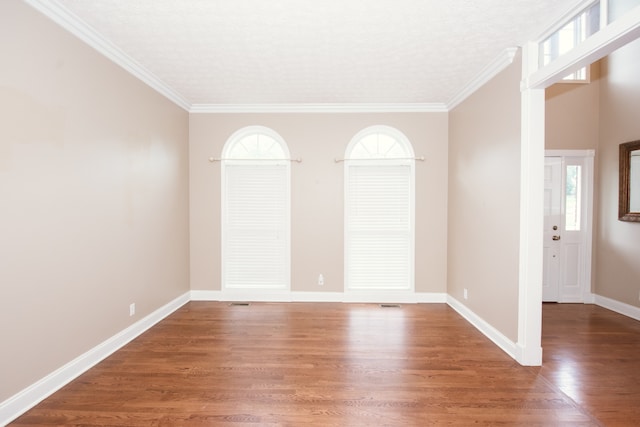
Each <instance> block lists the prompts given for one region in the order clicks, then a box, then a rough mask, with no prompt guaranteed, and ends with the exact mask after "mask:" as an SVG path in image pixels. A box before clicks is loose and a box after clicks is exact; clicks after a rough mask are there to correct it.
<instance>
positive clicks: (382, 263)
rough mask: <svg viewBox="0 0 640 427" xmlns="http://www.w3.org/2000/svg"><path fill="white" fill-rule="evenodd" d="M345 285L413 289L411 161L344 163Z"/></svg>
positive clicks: (354, 287) (353, 287)
mask: <svg viewBox="0 0 640 427" xmlns="http://www.w3.org/2000/svg"><path fill="white" fill-rule="evenodd" d="M347 170H348V186H347V191H348V194H347V206H346V209H347V214H346V218H347V224H346V227H347V233H346V235H347V236H348V238H347V248H346V254H347V260H346V263H347V268H346V271H347V283H348V287H349V289H380V290H400V289H403V290H408V289H410V288H411V276H412V275H411V269H412V268H413V266H412V263H411V254H412V250H411V248H412V227H411V214H410V213H411V166H410V165H348V167H347Z"/></svg>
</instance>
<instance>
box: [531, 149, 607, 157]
mask: <svg viewBox="0 0 640 427" xmlns="http://www.w3.org/2000/svg"><path fill="white" fill-rule="evenodd" d="M544 155H545V157H595V155H596V150H544Z"/></svg>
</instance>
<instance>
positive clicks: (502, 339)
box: [447, 295, 522, 362]
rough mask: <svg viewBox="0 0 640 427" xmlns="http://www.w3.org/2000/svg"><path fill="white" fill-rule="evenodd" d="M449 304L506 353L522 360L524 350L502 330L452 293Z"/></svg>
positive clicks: (448, 299) (448, 297)
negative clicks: (521, 355)
mask: <svg viewBox="0 0 640 427" xmlns="http://www.w3.org/2000/svg"><path fill="white" fill-rule="evenodd" d="M447 304H448V305H449V306H450V307H451V308H453V309H454V310H455V311H457V312H458V313H459V314H460V315H461V316H462V317H464V318H465V319H466V320H467V321H468V322H469V323H471V324H472V325H473V326H475V328H476V329H478V330H479V331H480V332H482V333H483V334H484V335H485V336H486V337H487V338H489V339H490V340H491V341H493V342H494V344H496V345H497V346H498V347H500V348H501V349H502V350H503V351H504V352H505V353H507V354H508V355H509V356H511V357H512V358H513V359H515V360H516V361H518V362H520V358H521V357H520V354H521V353H522V351H521V349H519V348H518V345H517V344H516V343H514V342H513V341H511V340H510V339H509V338H507V337H506V336H504V335H503V334H502V333H501V332H500V331H498V330H497V329H496V328H494V327H493V326H491V325H490V324H489V323H487V322H486V321H485V320H484V319H482V318H481V317H480V316H478V315H477V314H475V313H474V312H473V311H471V310H470V309H469V307H467V306H466V305H464V304H462V303H461V302H460V301H458V300H457V299H455V298H453V297H452V296H451V295H447Z"/></svg>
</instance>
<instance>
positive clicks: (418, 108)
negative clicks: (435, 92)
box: [189, 103, 448, 113]
mask: <svg viewBox="0 0 640 427" xmlns="http://www.w3.org/2000/svg"><path fill="white" fill-rule="evenodd" d="M447 111H448V109H447V106H446V105H445V104H443V103H430V104H419V103H416V104H192V105H191V108H189V112H190V113H446V112H447Z"/></svg>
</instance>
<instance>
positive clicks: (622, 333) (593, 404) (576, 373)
mask: <svg viewBox="0 0 640 427" xmlns="http://www.w3.org/2000/svg"><path fill="white" fill-rule="evenodd" d="M542 327H543V332H542V348H543V349H544V357H543V364H542V369H541V371H540V374H541V375H542V376H543V377H545V378H546V379H547V380H548V381H549V382H551V383H552V384H554V385H555V386H556V387H558V388H559V389H560V390H561V391H562V392H564V393H565V394H566V395H567V396H569V397H570V398H571V399H573V400H574V401H575V402H576V403H578V404H579V405H580V406H581V407H583V408H584V409H585V410H586V411H588V412H589V413H590V414H592V415H593V416H594V417H596V418H597V419H598V420H599V421H600V422H602V424H604V425H607V426H632V425H635V426H637V425H640V322H638V321H636V320H633V319H630V318H628V317H625V316H622V315H620V314H617V313H614V312H612V311H609V310H606V309H603V308H601V307H598V306H595V305H584V304H544V305H543V322H542Z"/></svg>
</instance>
